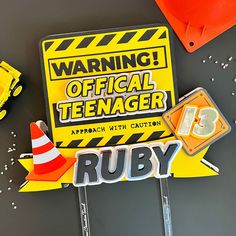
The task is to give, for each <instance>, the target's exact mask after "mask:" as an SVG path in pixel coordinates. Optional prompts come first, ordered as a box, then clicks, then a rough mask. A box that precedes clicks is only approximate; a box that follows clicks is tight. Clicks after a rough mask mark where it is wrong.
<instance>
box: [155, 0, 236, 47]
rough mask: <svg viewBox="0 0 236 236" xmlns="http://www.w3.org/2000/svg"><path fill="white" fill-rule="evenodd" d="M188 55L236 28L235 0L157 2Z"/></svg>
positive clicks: (166, 0)
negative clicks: (235, 26)
mask: <svg viewBox="0 0 236 236" xmlns="http://www.w3.org/2000/svg"><path fill="white" fill-rule="evenodd" d="M155 1H156V3H157V5H158V6H159V8H160V9H161V11H162V12H163V14H164V15H165V17H166V19H167V20H168V22H169V24H170V25H171V26H172V28H173V30H174V31H175V33H176V34H177V36H178V37H179V39H180V40H181V42H182V43H183V45H184V47H185V48H186V50H187V51H188V52H193V51H195V50H197V49H198V48H200V47H201V46H203V45H204V44H206V43H207V42H209V41H210V40H212V39H214V38H215V37H217V36H218V35H220V34H221V33H223V32H224V31H226V30H227V29H229V28H231V27H233V26H234V25H235V24H236V15H235V14H234V12H235V11H236V2H235V0H224V1H223V0H218V1H215V0H211V1H205V0H198V1H195V0H191V1H190V0H181V1H172V0H155Z"/></svg>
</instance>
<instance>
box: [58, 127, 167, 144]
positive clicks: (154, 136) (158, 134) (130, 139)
mask: <svg viewBox="0 0 236 236" xmlns="http://www.w3.org/2000/svg"><path fill="white" fill-rule="evenodd" d="M164 132H165V131H164V130H163V131H155V132H153V133H151V135H150V136H149V137H148V138H146V139H145V140H146V141H147V142H148V141H152V140H158V139H160V138H162V135H163V134H164ZM143 135H144V133H134V134H130V135H129V136H127V135H126V136H125V135H113V136H111V137H110V139H109V140H108V141H107V142H106V144H105V145H99V143H100V141H102V140H103V137H96V138H92V137H91V139H86V142H87V144H86V145H83V146H81V145H80V144H81V143H82V141H84V140H83V139H75V140H71V142H70V143H69V144H64V143H63V141H61V142H57V143H56V147H57V148H80V147H81V148H82V147H86V148H93V147H101V146H115V145H119V141H120V140H121V139H122V138H125V139H126V141H125V144H134V143H139V142H143V140H141V141H139V140H140V138H141V137H142V136H143Z"/></svg>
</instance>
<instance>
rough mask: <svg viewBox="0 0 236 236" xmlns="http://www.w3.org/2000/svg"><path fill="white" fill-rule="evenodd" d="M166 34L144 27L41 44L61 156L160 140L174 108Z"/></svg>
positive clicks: (166, 132) (50, 113)
mask: <svg viewBox="0 0 236 236" xmlns="http://www.w3.org/2000/svg"><path fill="white" fill-rule="evenodd" d="M170 38H171V37H170V31H169V29H168V27H166V26H163V25H162V26H160V25H147V26H139V27H129V28H120V29H109V30H104V31H94V32H92V31H90V32H82V33H76V34H65V35H55V36H49V37H47V38H45V39H43V40H42V42H41V56H42V58H41V60H42V66H43V73H44V74H43V77H44V85H45V86H44V88H45V94H46V106H47V111H48V122H50V123H49V130H50V132H51V134H50V135H51V138H52V140H53V142H54V144H55V145H56V146H57V147H58V148H63V149H64V148H66V150H67V151H68V153H71V151H72V150H74V151H76V150H78V148H91V147H102V146H114V145H121V144H132V143H137V142H146V141H151V140H157V139H160V138H164V137H167V136H169V135H170V134H171V132H170V130H169V129H168V127H167V126H166V124H165V123H164V121H163V119H162V117H161V116H162V113H163V112H164V111H166V110H167V109H169V108H171V107H172V106H174V105H175V103H176V96H175V83H174V81H175V80H174V76H175V75H174V74H173V62H172V56H171V44H170V42H171V39H170Z"/></svg>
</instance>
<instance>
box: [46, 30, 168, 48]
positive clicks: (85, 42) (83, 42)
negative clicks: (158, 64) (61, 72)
mask: <svg viewBox="0 0 236 236" xmlns="http://www.w3.org/2000/svg"><path fill="white" fill-rule="evenodd" d="M166 31H167V29H166V28H165V27H163V28H160V27H159V28H153V29H146V30H145V31H144V32H142V34H141V35H140V32H139V31H138V30H131V31H128V32H124V31H121V32H119V31H118V32H115V33H107V34H104V35H102V37H98V35H94V36H86V35H85V36H80V37H79V38H78V37H73V36H72V37H71V38H68V39H64V38H62V39H60V38H57V39H55V40H47V41H46V42H45V43H44V51H45V52H50V50H51V51H54V52H62V51H66V50H67V49H69V48H70V49H71V50H75V49H85V48H88V47H89V46H92V47H103V46H108V45H109V44H110V43H112V42H113V43H115V44H117V45H122V44H128V43H131V42H132V40H134V41H135V43H137V42H146V41H150V40H158V39H166V37H167V32H166Z"/></svg>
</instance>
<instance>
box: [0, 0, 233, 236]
mask: <svg viewBox="0 0 236 236" xmlns="http://www.w3.org/2000/svg"><path fill="white" fill-rule="evenodd" d="M158 22H161V23H162V22H166V20H165V18H164V17H163V15H162V13H161V12H160V10H159V9H158V7H157V6H156V5H155V3H154V0H119V1H114V0H113V1H111V0H99V1H96V0H93V1H92V0H70V1H69V0H68V1H63V0H40V1H36V0H34V1H30V0H21V1H18V0H1V5H0V30H1V33H0V35H1V37H0V58H1V59H3V60H6V61H8V62H9V63H10V64H12V65H14V66H15V67H16V68H19V70H21V71H22V73H23V75H24V82H25V85H26V88H25V91H24V93H23V94H22V96H20V97H19V98H17V99H16V100H15V101H14V102H13V103H12V104H11V106H10V109H11V111H10V113H9V115H8V117H7V119H5V120H4V121H2V122H1V124H0V171H4V165H5V164H8V165H9V168H8V170H7V171H4V174H3V175H0V189H1V190H2V191H3V192H2V193H1V194H0V235H1V236H13V235H22V236H33V235H34V236H42V235H43V236H54V235H57V236H64V235H70V236H77V235H81V232H80V218H79V211H78V201H77V192H76V189H74V188H73V187H69V188H67V189H64V190H59V191H49V192H41V193H18V192H17V191H18V187H19V185H20V184H21V183H23V182H24V177H25V175H26V171H25V170H24V169H23V168H22V167H21V166H20V165H19V164H17V163H16V164H15V165H13V166H11V165H10V158H12V157H14V158H15V159H17V158H18V156H19V154H20V153H23V152H29V151H30V150H31V144H30V133H29V123H30V122H31V121H35V120H38V119H45V117H46V114H45V109H44V99H43V89H42V80H41V71H40V63H39V53H38V42H39V40H40V39H41V38H42V37H44V36H46V35H49V34H54V33H66V32H75V31H82V30H90V29H103V28H109V27H121V26H131V25H139V24H148V23H158ZM174 49H175V52H174V55H175V61H176V68H177V78H178V87H179V94H180V96H181V95H184V94H185V93H186V92H188V91H190V90H192V89H194V88H196V87H198V86H202V87H204V88H206V89H207V90H208V91H209V93H210V94H211V95H212V97H213V98H214V100H215V102H216V103H217V104H218V105H219V107H220V108H221V109H222V112H223V113H224V114H225V116H226V117H227V119H228V121H229V122H230V124H232V132H231V134H229V135H227V136H226V137H224V138H223V139H221V140H220V141H219V142H218V143H217V144H214V145H212V147H211V148H210V150H209V152H208V153H207V155H206V159H207V160H209V161H210V162H212V163H213V164H215V165H216V166H218V167H219V168H220V172H221V173H220V176H218V177H209V178H196V179H171V180H170V181H169V183H170V194H171V204H172V216H173V229H174V235H175V236H189V235H191V236H199V235H201V236H222V235H227V236H235V235H236V233H235V225H236V204H235V200H236V184H235V180H236V172H235V165H236V155H235V153H236V152H235V151H236V132H235V124H234V120H235V119H236V109H235V100H236V96H232V95H231V93H232V92H233V91H236V83H235V82H233V79H234V78H235V77H236V62H235V61H233V62H231V63H230V65H229V67H228V68H227V69H225V70H223V69H222V68H221V66H220V65H219V63H218V64H214V63H213V62H211V63H210V62H207V63H205V64H203V63H202V62H201V61H202V59H204V58H207V57H208V56H209V55H212V57H213V58H214V59H216V60H218V61H219V62H222V61H224V62H225V61H227V58H228V57H229V56H234V57H235V58H236V28H235V27H234V28H232V29H230V30H228V31H227V32H225V33H224V34H222V35H221V36H219V37H218V38H217V39H215V40H213V41H212V42H210V43H209V44H207V45H206V46H204V47H202V48H201V49H199V50H198V51H196V52H195V53H193V54H189V53H187V52H186V51H185V49H184V48H183V46H182V44H181V43H180V42H179V40H178V39H177V38H176V36H174ZM235 58H234V60H235ZM211 77H214V78H215V81H214V82H212V81H211V80H210V79H211ZM11 131H15V132H16V133H17V137H16V138H14V137H13V136H12V135H11ZM13 143H16V144H17V150H16V151H15V152H11V153H8V152H7V150H8V147H11V146H12V144H13ZM9 179H13V183H12V184H10V183H9ZM9 186H11V188H12V189H11V190H7V188H8V187H9ZM88 194H89V207H90V208H89V210H90V217H91V227H92V235H93V236H94V235H95V236H121V235H123V236H130V235H135V236H144V235H148V236H154V235H155V236H156V235H162V233H161V232H162V229H161V227H162V226H161V211H160V201H159V188H158V182H157V181H156V180H154V179H149V180H145V181H141V182H136V183H128V182H126V183H118V184H114V185H101V186H96V187H89V188H88ZM12 202H14V203H15V204H16V205H17V209H15V210H14V209H12V206H11V203H12Z"/></svg>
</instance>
